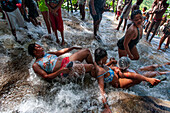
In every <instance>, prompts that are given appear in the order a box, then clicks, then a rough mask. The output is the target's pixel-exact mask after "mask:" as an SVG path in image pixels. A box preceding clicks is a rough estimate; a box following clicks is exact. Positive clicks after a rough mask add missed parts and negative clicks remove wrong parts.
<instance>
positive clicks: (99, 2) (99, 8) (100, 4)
mask: <svg viewBox="0 0 170 113" xmlns="http://www.w3.org/2000/svg"><path fill="white" fill-rule="evenodd" d="M90 2H91V1H90ZM90 2H89V8H90V14H91V16H92V18H93V20H94V21H97V20H100V19H102V13H103V11H104V6H105V0H94V8H95V10H96V15H93V14H92V6H91V3H90Z"/></svg>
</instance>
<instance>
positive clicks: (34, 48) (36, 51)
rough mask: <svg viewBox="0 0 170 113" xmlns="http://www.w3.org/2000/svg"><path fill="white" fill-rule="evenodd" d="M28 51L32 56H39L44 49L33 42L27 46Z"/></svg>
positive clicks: (42, 53)
mask: <svg viewBox="0 0 170 113" xmlns="http://www.w3.org/2000/svg"><path fill="white" fill-rule="evenodd" d="M28 53H29V54H30V55H31V56H32V57H40V56H43V55H44V49H43V48H42V47H41V46H40V45H39V44H36V43H33V44H30V45H29V46H28Z"/></svg>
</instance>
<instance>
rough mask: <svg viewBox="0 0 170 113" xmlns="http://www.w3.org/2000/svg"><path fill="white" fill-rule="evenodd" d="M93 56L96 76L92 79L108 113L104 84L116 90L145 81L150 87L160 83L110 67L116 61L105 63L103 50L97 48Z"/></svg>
mask: <svg viewBox="0 0 170 113" xmlns="http://www.w3.org/2000/svg"><path fill="white" fill-rule="evenodd" d="M94 56H95V62H96V63H94V64H95V68H96V74H95V76H94V77H95V78H96V79H97V80H98V84H99V88H100V91H101V95H102V97H103V98H102V101H103V103H104V107H105V108H106V109H108V110H109V111H110V109H109V106H108V105H107V100H106V97H105V91H104V85H105V84H104V83H109V84H110V85H112V86H113V87H116V88H129V87H131V86H134V85H136V84H139V83H140V82H142V81H147V82H149V83H151V84H152V85H157V84H158V83H159V82H160V80H158V79H155V78H149V77H145V76H142V75H140V74H137V73H134V72H122V71H121V69H119V68H118V67H116V66H112V65H111V64H113V63H116V61H115V60H113V59H111V61H110V62H108V63H106V61H107V59H108V57H107V52H106V50H105V49H102V48H97V49H96V50H95V53H94Z"/></svg>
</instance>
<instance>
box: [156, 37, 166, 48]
mask: <svg viewBox="0 0 170 113" xmlns="http://www.w3.org/2000/svg"><path fill="white" fill-rule="evenodd" d="M166 38H167V36H166V35H165V34H164V35H163V36H162V38H161V39H160V42H159V46H158V49H157V50H160V49H161V45H162V43H163V42H164V41H165V39H166Z"/></svg>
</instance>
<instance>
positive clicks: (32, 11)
mask: <svg viewBox="0 0 170 113" xmlns="http://www.w3.org/2000/svg"><path fill="white" fill-rule="evenodd" d="M24 4H25V6H26V7H27V8H28V16H29V17H31V18H33V19H34V18H36V17H38V16H39V14H38V11H37V6H36V3H35V2H34V0H25V3H24Z"/></svg>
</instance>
